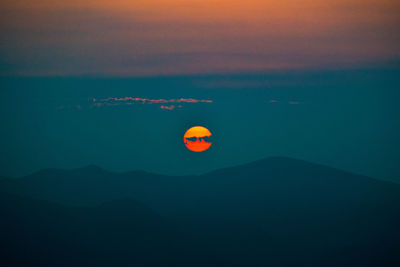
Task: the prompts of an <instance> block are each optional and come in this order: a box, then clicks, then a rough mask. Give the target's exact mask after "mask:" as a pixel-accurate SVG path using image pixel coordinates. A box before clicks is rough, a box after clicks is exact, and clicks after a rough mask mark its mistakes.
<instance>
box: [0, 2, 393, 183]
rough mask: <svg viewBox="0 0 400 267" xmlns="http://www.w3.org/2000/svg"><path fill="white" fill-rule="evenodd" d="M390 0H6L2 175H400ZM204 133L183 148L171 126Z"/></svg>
mask: <svg viewBox="0 0 400 267" xmlns="http://www.w3.org/2000/svg"><path fill="white" fill-rule="evenodd" d="M399 14H400V1H398V0H302V1H300V0H279V1H278V0H236V1H235V0H230V1H228V0H114V1H105V0H69V1H56V0H2V1H1V3H0V87H1V89H0V125H1V130H0V147H1V149H0V176H6V177H18V176H23V175H27V174H29V173H32V172H34V171H38V170H40V169H43V168H77V167H82V166H85V165H88V164H95V165H98V166H100V167H102V168H105V169H108V170H113V171H131V170H135V169H142V170H146V171H149V172H156V173H165V174H172V175H176V174H179V175H181V174H198V173H204V172H207V171H210V170H214V169H219V168H222V167H228V166H234V165H237V164H242V163H245V162H251V161H254V160H258V159H261V158H265V157H271V156H286V157H293V158H298V159H303V160H307V161H311V162H315V163H320V164H325V165H328V166H331V167H335V168H339V169H343V170H346V171H351V172H355V173H360V174H364V175H368V176H372V177H376V178H380V179H387V180H394V181H398V182H400V166H399V164H398V163H399V159H400V140H399V138H398V136H400V120H399V118H400V105H399V104H398V103H399V101H400V90H399V89H400V15H399ZM196 125H200V126H205V127H207V128H208V129H209V130H210V131H211V132H212V138H213V140H212V146H211V147H210V149H209V150H207V151H205V152H202V153H193V152H190V151H189V150H188V149H187V148H186V147H185V145H184V142H183V135H184V133H185V132H186V131H187V130H188V129H189V128H190V127H193V126H196Z"/></svg>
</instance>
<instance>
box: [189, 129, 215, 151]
mask: <svg viewBox="0 0 400 267" xmlns="http://www.w3.org/2000/svg"><path fill="white" fill-rule="evenodd" d="M211 135H212V134H211V132H210V131H209V130H208V129H207V128H205V127H202V126H195V127H192V128H190V129H189V130H187V131H186V133H185V135H184V136H183V142H184V143H185V145H186V147H187V148H188V149H189V150H191V151H193V152H203V151H206V150H207V149H209V148H210V146H211V144H212V143H211V142H210V137H211Z"/></svg>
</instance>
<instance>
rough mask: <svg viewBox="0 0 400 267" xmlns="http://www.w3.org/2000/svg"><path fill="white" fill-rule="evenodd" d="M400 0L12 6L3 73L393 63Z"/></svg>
mask: <svg viewBox="0 0 400 267" xmlns="http://www.w3.org/2000/svg"><path fill="white" fill-rule="evenodd" d="M399 3H400V2H399V1H395V0H335V1H334V0H319V1H318V0H313V1H312V0H302V1H299V0H286V1H277V0H272V1H268V0H246V1H244V0H237V1H232V0H231V1H228V0H190V1H188V0H136V1H128V0H114V1H105V0H80V1H79V0H72V1H53V0H35V1H34V0H6V1H2V3H1V4H0V20H1V21H0V22H1V23H0V31H1V34H0V36H1V41H2V42H1V43H0V45H1V46H0V49H1V51H0V52H1V53H0V63H1V64H2V65H5V66H9V67H7V68H2V69H1V71H2V74H10V73H11V74H34V75H35V74H38V75H43V74H56V75H57V74H58V75H74V74H77V75H80V74H104V75H134V76H137V75H158V74H185V73H221V72H222V73H224V72H243V71H263V70H266V71H267V70H271V69H298V68H321V67H325V68H330V67H348V66H353V65H362V64H371V63H374V62H385V61H391V60H397V59H398V57H399V55H400V49H399V47H400V34H399V28H400V27H399V25H400V18H399V17H400V16H399V15H398V14H400V4H399Z"/></svg>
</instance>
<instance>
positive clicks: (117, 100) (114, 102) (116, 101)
mask: <svg viewBox="0 0 400 267" xmlns="http://www.w3.org/2000/svg"><path fill="white" fill-rule="evenodd" d="M193 103H213V100H210V99H195V98H178V99H163V98H159V99H151V98H140V97H131V96H127V97H107V98H103V99H97V98H93V99H91V106H92V107H103V106H119V105H144V104H146V105H153V104H154V105H160V108H161V109H165V110H174V109H176V108H182V107H183V106H182V104H193ZM168 104H170V105H168Z"/></svg>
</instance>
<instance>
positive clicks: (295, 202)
mask: <svg viewBox="0 0 400 267" xmlns="http://www.w3.org/2000/svg"><path fill="white" fill-rule="evenodd" d="M0 190H1V191H2V192H3V193H2V195H5V196H10V194H12V195H15V196H14V198H17V199H18V198H23V199H25V198H26V199H37V200H33V201H37V206H39V207H42V206H44V207H46V209H49V207H48V206H49V205H51V207H54V206H57V207H58V208H57V209H55V210H61V212H60V211H59V212H58V214H65V213H66V210H71V209H72V210H73V212H72V213H73V215H71V216H72V217H73V218H76V221H77V222H78V223H76V224H75V225H76V228H75V229H79V230H76V231H77V232H80V231H82V232H83V231H85V230H84V229H87V228H90V227H89V224H88V223H85V222H88V221H90V222H93V221H100V222H107V225H115V226H116V227H117V228H118V229H120V232H118V233H116V234H115V235H114V233H113V232H112V231H110V229H108V228H106V230H104V231H100V230H96V232H102V233H103V232H104V234H105V235H106V236H107V238H109V239H104V240H106V241H104V240H101V241H99V243H100V244H104V242H110V240H111V239H113V238H114V241H113V242H116V241H118V242H116V244H117V245H116V250H117V251H120V250H124V249H125V250H126V249H128V248H129V249H130V248H132V249H131V251H133V254H137V253H139V254H140V255H147V254H146V253H154V254H155V255H158V256H157V257H156V258H157V259H160V261H159V262H149V261H147V262H146V260H148V259H147V258H145V260H144V259H141V260H140V261H139V260H138V261H136V263H137V264H139V265H140V264H142V263H145V264H155V265H157V264H160V263H165V262H168V263H169V264H170V265H174V266H178V265H180V264H182V265H183V266H187V265H193V264H195V263H196V262H197V263H199V262H201V264H203V266H204V265H205V266H207V265H213V264H214V265H217V266H218V265H221V266H222V265H228V266H231V265H239V266H242V265H245V266H249V265H254V266H264V265H272V266H397V265H399V263H400V256H399V255H400V253H399V249H398V245H397V244H398V243H399V241H400V232H399V231H398V225H400V212H399V211H400V185H399V184H395V183H391V182H386V181H381V180H375V179H372V178H369V177H365V176H361V175H356V174H351V173H348V172H344V171H341V170H337V169H334V168H330V167H326V166H322V165H317V164H313V163H309V162H305V161H301V160H295V159H290V158H283V157H279V158H278V157H276V158H268V159H264V160H260V161H256V162H253V163H249V164H244V165H240V166H236V167H232V168H225V169H220V170H216V171H213V172H210V173H207V174H204V175H198V176H181V177H173V176H164V175H155V174H150V173H146V172H143V171H134V172H127V173H113V172H109V171H106V170H103V169H101V168H98V167H95V166H88V167H85V168H81V169H76V170H55V169H47V170H42V171H39V172H37V173H34V174H32V175H29V176H26V177H23V178H19V179H7V180H1V181H0ZM17 195H18V197H17ZM131 199H134V201H133V200H131ZM47 201H49V202H47ZM137 201H139V202H137ZM3 202H5V203H13V201H9V200H7V201H6V200H5V201H3ZM26 202H28V204H29V203H30V202H29V201H26ZM50 202H52V203H54V204H51V203H50ZM35 203H36V202H35ZM44 203H46V204H44ZM137 203H143V204H140V205H139V204H137ZM19 209H21V207H16V208H11V210H19ZM22 210H24V208H22ZM82 210H85V212H82ZM78 211H79V212H78ZM48 213H49V212H46V213H45V214H48ZM53 213H56V211H54V212H50V214H53ZM114 213H115V214H116V215H118V216H116V217H115V216H114ZM22 214H25V212H23V213H22ZM40 214H43V212H42V213H39V216H38V219H40V218H42V217H43V219H44V220H45V221H52V220H53V218H47V217H46V216H44V215H43V216H42V215H40ZM69 214H70V213H69ZM124 216H128V219H125V217H124ZM140 217H143V218H144V219H143V220H144V221H141V220H140V219H138V218H140ZM6 218H12V216H11V215H6ZM79 218H82V220H79ZM93 218H94V219H93ZM109 218H114V219H113V220H112V221H110V220H109ZM24 221H25V222H29V220H28V221H27V220H24ZM67 221H68V220H67ZM123 222H128V223H127V224H128V225H130V224H132V231H135V230H133V229H142V231H143V232H145V233H153V231H154V229H158V230H157V231H158V232H157V231H156V233H159V234H157V236H161V237H165V239H163V240H164V241H165V243H167V244H171V251H172V252H170V253H167V254H168V255H173V256H171V257H170V258H168V257H163V256H161V255H162V253H161V252H165V251H168V249H167V248H165V247H157V248H155V247H151V248H150V247H147V248H148V249H147V250H146V249H145V250H146V253H145V252H140V250H138V249H137V248H136V247H134V246H133V245H132V244H131V243H124V242H121V240H122V239H123V236H124V233H128V234H129V233H130V232H129V231H131V228H130V227H123V226H121V225H120V224H122V225H124V223H123ZM140 222H142V224H140ZM135 223H136V224H135ZM28 224H29V223H28ZM20 226H21V227H23V226H24V223H21V225H20ZM146 227H147V228H146ZM42 229H46V227H43V228H42ZM102 229H104V228H102ZM34 232H35V231H34ZM39 232H40V231H39ZM56 232H59V231H58V230H57V231H56ZM40 233H42V232H40ZM42 235H43V234H40V236H42ZM77 238H78V237H77ZM11 239H12V238H11ZM78 239H79V238H78ZM84 239H85V238H84ZM86 239H87V238H86ZM57 240H58V239H57ZM89 240H91V239H90V238H89ZM146 240H147V239H146ZM151 240H153V238H149V239H148V240H147V241H146V242H150V243H151V244H153V243H154V244H158V243H157V242H159V241H157V239H154V240H156V241H154V242H153V241H151ZM182 240H184V241H182ZM57 242H60V243H61V244H64V242H61V241H57ZM182 243H185V246H179V244H182ZM39 247H40V246H39ZM167 247H168V246H167ZM182 247H184V248H185V250H182V251H186V252H185V253H182V255H181V256H176V255H177V254H176V253H174V251H177V250H180V249H182ZM117 248H118V249H117ZM166 249H167V250H166ZM159 250H160V251H159ZM95 251H96V253H98V251H99V250H95ZM114 253H115V254H114ZM112 254H113V256H110V257H111V259H110V261H109V263H110V265H114V266H115V264H114V263H117V265H119V264H120V263H135V259H133V258H132V257H127V256H126V255H125V254H123V253H122V254H118V253H117V252H112ZM77 255H81V254H80V253H77ZM93 255H94V254H93ZM116 255H120V256H119V257H118V256H116ZM121 255H123V256H121ZM93 257H94V256H93ZM117 258H121V259H123V260H122V261H121V262H118V261H116V259H117ZM86 259H87V258H86ZM188 259H193V260H192V262H190V264H188ZM194 259H195V260H194ZM185 260H186V261H185ZM111 263H112V264H111ZM201 264H200V265H201ZM128 265H129V264H128Z"/></svg>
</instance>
